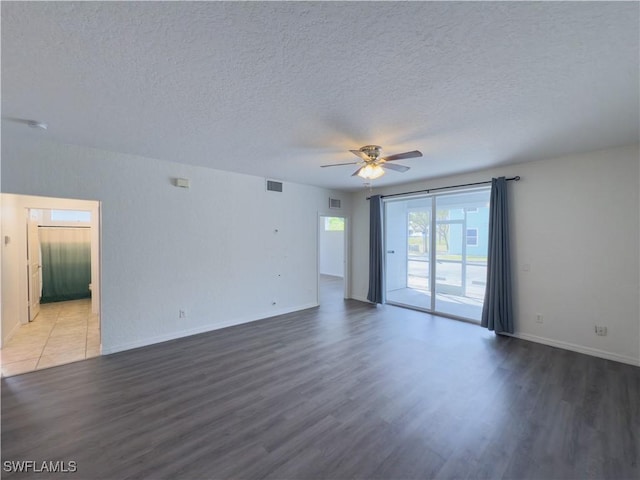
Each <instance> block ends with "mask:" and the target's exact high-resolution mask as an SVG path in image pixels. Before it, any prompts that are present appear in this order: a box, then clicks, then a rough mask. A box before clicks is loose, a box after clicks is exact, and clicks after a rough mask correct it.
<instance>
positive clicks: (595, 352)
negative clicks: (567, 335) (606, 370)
mask: <svg viewBox="0 0 640 480" xmlns="http://www.w3.org/2000/svg"><path fill="white" fill-rule="evenodd" d="M505 335H508V336H510V337H515V338H519V339H521V340H527V341H529V342H535V343H542V344H543V345H549V346H550V347H557V348H563V349H565V350H571V351H572V352H578V353H584V354H585V355H591V356H593V357H599V358H606V359H607V360H613V361H614V362H620V363H626V364H628V365H634V366H636V367H638V366H640V359H639V358H634V357H629V356H627V355H619V354H617V353H611V352H607V351H606V350H600V349H597V348H591V347H585V346H582V345H576V344H575V343H569V342H563V341H561V340H553V339H551V338H546V337H539V336H537V335H531V334H528V333H513V334H505Z"/></svg>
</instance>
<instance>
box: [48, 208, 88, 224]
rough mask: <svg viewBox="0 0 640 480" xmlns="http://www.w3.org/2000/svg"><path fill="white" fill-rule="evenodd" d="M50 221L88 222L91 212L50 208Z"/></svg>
mask: <svg viewBox="0 0 640 480" xmlns="http://www.w3.org/2000/svg"><path fill="white" fill-rule="evenodd" d="M51 221H52V222H90V221H91V212H85V211H81V210H51Z"/></svg>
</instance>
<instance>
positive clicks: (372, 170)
mask: <svg viewBox="0 0 640 480" xmlns="http://www.w3.org/2000/svg"><path fill="white" fill-rule="evenodd" d="M382 175H384V170H383V169H382V167H381V166H380V165H371V164H367V165H365V166H364V167H362V168H361V169H360V171H359V172H358V176H359V177H361V178H364V179H367V180H373V179H376V178H379V177H381V176H382Z"/></svg>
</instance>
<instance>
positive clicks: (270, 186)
mask: <svg viewBox="0 0 640 480" xmlns="http://www.w3.org/2000/svg"><path fill="white" fill-rule="evenodd" d="M267 190H268V191H269V192H282V182H276V181H275V180H267Z"/></svg>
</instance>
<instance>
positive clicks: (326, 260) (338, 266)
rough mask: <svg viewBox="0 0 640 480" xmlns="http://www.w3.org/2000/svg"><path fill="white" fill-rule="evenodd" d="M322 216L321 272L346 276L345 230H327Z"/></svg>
mask: <svg viewBox="0 0 640 480" xmlns="http://www.w3.org/2000/svg"><path fill="white" fill-rule="evenodd" d="M325 218H326V217H320V226H319V227H318V228H319V229H320V273H321V274H323V275H333V276H334V277H344V230H325V229H324V220H325Z"/></svg>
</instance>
